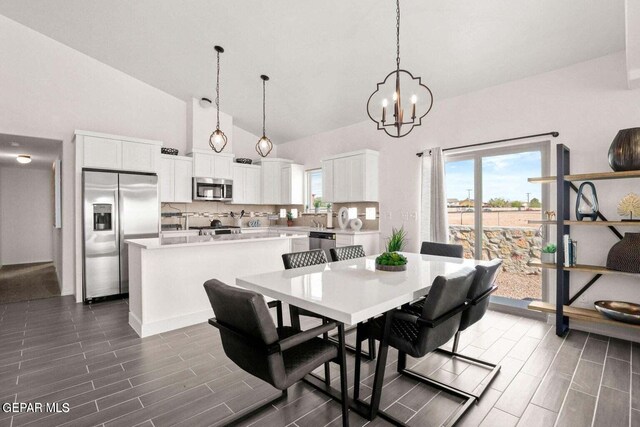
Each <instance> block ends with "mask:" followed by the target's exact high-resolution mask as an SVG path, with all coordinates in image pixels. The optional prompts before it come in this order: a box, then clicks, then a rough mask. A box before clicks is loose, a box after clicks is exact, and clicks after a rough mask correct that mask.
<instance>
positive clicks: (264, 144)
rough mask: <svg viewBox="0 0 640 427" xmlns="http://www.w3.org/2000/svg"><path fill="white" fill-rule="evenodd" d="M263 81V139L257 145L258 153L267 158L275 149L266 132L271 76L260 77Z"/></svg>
mask: <svg viewBox="0 0 640 427" xmlns="http://www.w3.org/2000/svg"><path fill="white" fill-rule="evenodd" d="M260 78H261V79H262V138H260V139H259V140H258V143H257V144H256V151H257V152H258V154H260V156H261V157H267V156H268V155H269V153H270V152H271V150H272V149H273V143H272V142H271V140H270V139H269V138H267V134H266V132H265V121H266V117H267V116H266V85H267V81H268V80H269V76H265V75H264V74H263V75H261V76H260Z"/></svg>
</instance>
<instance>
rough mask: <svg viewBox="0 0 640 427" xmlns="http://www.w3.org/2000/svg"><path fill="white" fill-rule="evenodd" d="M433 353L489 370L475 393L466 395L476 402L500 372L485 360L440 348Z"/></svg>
mask: <svg viewBox="0 0 640 427" xmlns="http://www.w3.org/2000/svg"><path fill="white" fill-rule="evenodd" d="M434 351H435V352H437V353H442V354H446V355H447V356H450V357H451V358H457V359H462V360H464V361H466V362H469V363H471V364H473V365H476V366H481V367H484V368H487V369H488V370H490V372H489V374H488V375H487V377H486V379H485V381H486V382H485V383H484V384H482V386H481V387H480V389H479V390H478V391H477V392H475V393H473V394H472V393H468V394H471V396H473V397H475V398H476V399H478V400H480V398H481V397H482V395H483V394H484V392H485V390H486V389H487V388H488V387H489V385H490V384H491V382H492V381H493V380H494V379H495V377H496V376H497V375H498V373H499V372H500V368H501V366H500V365H496V364H494V363H491V362H487V361H486V360H482V359H476V358H474V357H470V356H466V355H464V354H461V353H457V352H453V351H449V350H445V349H442V348H438V349H436V350H434ZM461 391H462V390H461ZM465 393H466V392H465Z"/></svg>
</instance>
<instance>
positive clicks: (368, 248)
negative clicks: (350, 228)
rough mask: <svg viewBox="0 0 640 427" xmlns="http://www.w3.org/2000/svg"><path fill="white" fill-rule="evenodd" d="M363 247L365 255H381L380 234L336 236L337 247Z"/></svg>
mask: <svg viewBox="0 0 640 427" xmlns="http://www.w3.org/2000/svg"><path fill="white" fill-rule="evenodd" d="M352 245H361V246H362V248H363V249H364V253H365V254H367V256H368V255H375V254H378V253H380V249H379V247H380V233H367V234H336V247H338V248H340V247H343V246H352Z"/></svg>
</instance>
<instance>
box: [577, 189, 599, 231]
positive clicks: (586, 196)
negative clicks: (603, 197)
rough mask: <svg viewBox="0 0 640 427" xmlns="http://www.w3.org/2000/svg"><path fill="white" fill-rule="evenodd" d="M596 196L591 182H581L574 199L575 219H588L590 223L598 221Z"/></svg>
mask: <svg viewBox="0 0 640 427" xmlns="http://www.w3.org/2000/svg"><path fill="white" fill-rule="evenodd" d="M598 211H599V207H598V194H597V193H596V187H595V185H593V182H589V181H587V182H583V183H582V184H580V188H579V189H578V197H577V199H576V219H577V220H578V221H582V220H584V219H585V218H589V219H590V220H591V221H595V220H597V219H598Z"/></svg>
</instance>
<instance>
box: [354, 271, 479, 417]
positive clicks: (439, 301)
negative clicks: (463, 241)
mask: <svg viewBox="0 0 640 427" xmlns="http://www.w3.org/2000/svg"><path fill="white" fill-rule="evenodd" d="M474 276H475V270H474V269H473V268H467V267H463V268H462V269H461V270H459V271H458V272H456V273H452V274H449V275H446V276H438V277H436V278H435V280H434V281H433V284H432V285H431V289H430V290H429V294H428V295H427V297H426V299H425V303H424V306H423V308H422V312H421V313H419V314H413V313H410V312H406V311H403V310H393V311H391V312H388V313H387V314H385V315H384V316H382V317H378V318H375V319H373V321H369V322H367V323H364V324H361V325H359V326H358V332H357V336H356V366H355V382H354V394H353V396H354V397H353V398H354V399H358V398H359V395H360V366H361V363H362V362H361V357H360V355H359V351H358V350H360V347H361V343H362V341H364V340H365V339H368V338H369V337H374V338H375V339H377V340H379V341H380V348H379V349H378V362H377V368H376V373H375V377H374V385H373V390H374V391H373V395H372V396H371V406H370V411H371V412H370V414H369V415H370V417H374V416H375V415H376V408H377V407H378V406H379V404H380V398H381V393H382V384H383V379H384V367H385V365H386V361H387V352H388V348H389V346H391V347H393V348H395V349H397V350H398V372H400V373H401V374H403V375H407V376H409V377H410V378H412V379H414V380H416V381H420V382H423V383H426V384H428V385H430V386H432V387H435V388H437V389H438V390H440V391H442V392H445V393H448V394H451V395H453V396H455V397H456V398H459V399H461V400H462V402H463V403H462V404H461V405H460V407H459V408H458V410H456V412H455V414H453V415H452V418H450V419H449V422H448V423H447V424H448V425H451V424H455V422H456V421H457V420H458V419H459V418H460V417H462V415H464V413H465V412H466V410H468V409H469V407H470V406H471V404H472V403H473V402H474V401H475V397H474V396H472V395H470V394H468V393H465V392H463V391H460V390H457V389H455V388H453V387H450V386H448V385H446V384H443V383H441V382H439V381H436V380H433V379H430V378H428V377H426V376H423V375H420V374H417V373H414V372H412V371H409V370H407V369H406V364H407V354H408V355H410V356H412V357H415V358H420V357H424V356H425V355H427V354H428V353H430V352H432V351H435V350H436V349H438V347H440V346H442V345H444V344H445V343H446V342H448V341H449V340H450V339H451V338H453V336H454V335H455V334H456V332H457V331H458V329H459V327H460V320H461V319H462V313H463V312H464V310H466V309H467V308H468V306H469V302H468V300H467V295H468V293H469V289H470V288H471V284H472V283H473V278H474ZM382 415H383V416H384V417H386V418H392V417H390V416H389V415H388V414H382ZM391 421H392V422H398V421H397V420H391Z"/></svg>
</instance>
